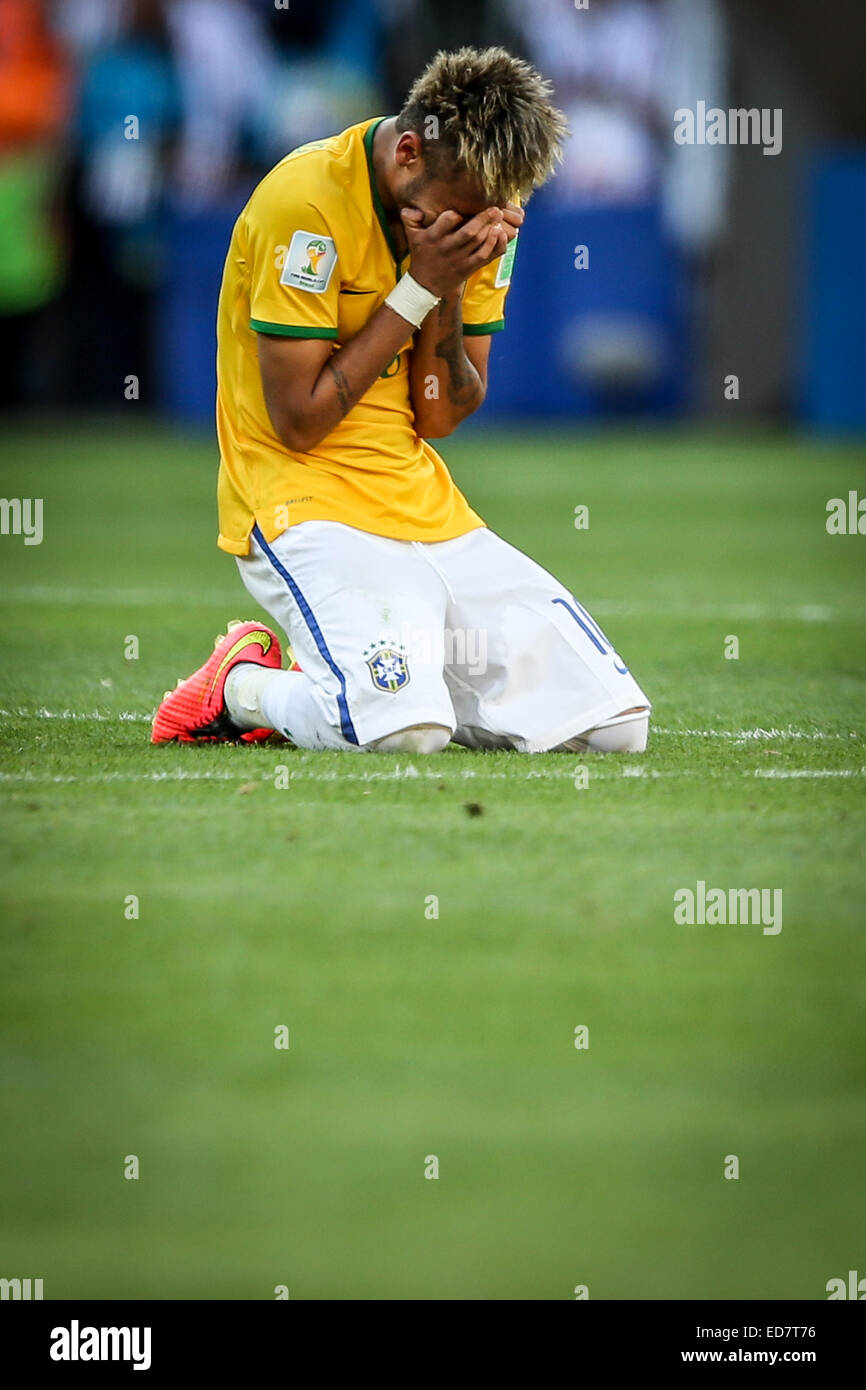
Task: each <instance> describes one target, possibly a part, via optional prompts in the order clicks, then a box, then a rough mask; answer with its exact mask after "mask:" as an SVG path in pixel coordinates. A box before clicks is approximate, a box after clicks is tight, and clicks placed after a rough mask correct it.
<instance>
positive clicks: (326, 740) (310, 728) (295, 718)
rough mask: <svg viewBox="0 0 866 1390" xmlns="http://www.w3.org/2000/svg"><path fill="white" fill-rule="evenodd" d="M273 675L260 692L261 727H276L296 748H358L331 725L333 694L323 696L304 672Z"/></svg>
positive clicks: (333, 712)
mask: <svg viewBox="0 0 866 1390" xmlns="http://www.w3.org/2000/svg"><path fill="white" fill-rule="evenodd" d="M274 677H275V679H274V680H272V681H268V683H267V685H266V686H265V687H264V688H263V690H262V692H261V704H260V708H261V713H262V727H263V728H266V729H276V730H277V731H278V732H279V733H281V734H282V735H283V737H284V738H287V739H288V740H289V742H290V743H293V744H294V745H295V747H296V748H332V749H334V750H341V751H342V750H347V751H351V752H354V753H357V752H359V751H360V750H359V748H358V745H357V744H356V743H350V742H349V740H348V739H346V738H343V736H342V734H340V733H339V732H338V730H337V729H336V728H335V727H334V722H333V721H334V719H335V718H336V717H337V701H336V697H335V696H334V695H332V694H327V695H326V694H325V693H324V692H323V691H322V690H321V688H320V687H319V686H317V685H316V684H315V682H314V681H311V680H310V677H309V676H308V675H307V674H306V672H305V671H275V672H274ZM232 718H234V716H233V715H232Z"/></svg>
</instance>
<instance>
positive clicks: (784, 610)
mask: <svg viewBox="0 0 866 1390" xmlns="http://www.w3.org/2000/svg"><path fill="white" fill-rule="evenodd" d="M242 597H243V596H242V595H240V594H238V593H237V592H235V591H232V592H229V591H228V590H226V591H225V593H223V592H222V591H211V592H209V593H208V594H207V596H206V597H205V596H202V598H201V600H200V605H201V607H207V608H212V607H213V606H214V605H215V604H223V605H225V607H226V610H227V611H229V610H231V611H234V609H235V608H236V607H237V605H238V603H239V601H240V600H241V599H242ZM2 598H4V599H5V600H6V601H7V602H9V603H31V604H48V605H52V604H57V605H59V606H63V607H73V608H74V607H78V606H79V605H85V606H87V605H91V606H99V605H104V606H108V607H114V608H125V607H143V608H147V607H155V606H160V605H163V604H165V605H169V606H170V605H172V604H176V603H177V601H178V595H177V590H176V589H157V588H142V589H112V588H105V587H102V588H99V587H92V588H91V587H88V586H87V585H78V586H76V585H73V586H72V587H62V588H61V587H59V586H58V587H54V586H53V585H40V584H19V585H12V586H10V587H9V588H8V589H6V590H5V591H4V592H3V594H2ZM190 602H192V603H193V604H194V603H195V599H194V598H193V599H192V600H191V599H190V598H189V596H187V597H186V598H185V599H184V603H185V604H186V606H187V607H189V605H190ZM587 607H588V608H589V610H590V612H591V613H593V614H595V615H597V616H598V617H600V618H642V619H647V618H664V619H676V620H687V619H689V618H698V619H711V620H716V619H718V620H720V621H728V620H731V621H740V622H750V621H751V622H768V621H775V622H780V621H781V622H785V621H788V622H797V623H829V622H835V621H842V622H863V613H862V611H861V610H858V609H840V608H834V607H831V606H830V605H829V604H826V603H799V604H784V603H778V604H773V603H732V604H729V605H724V604H719V603H704V604H701V603H697V604H695V603H685V602H684V603H676V602H673V603H671V602H669V601H664V602H661V603H657V604H647V603H632V602H630V601H628V600H624V601H619V600H616V599H601V598H600V599H589V600H587Z"/></svg>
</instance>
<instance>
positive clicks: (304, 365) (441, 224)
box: [259, 208, 508, 453]
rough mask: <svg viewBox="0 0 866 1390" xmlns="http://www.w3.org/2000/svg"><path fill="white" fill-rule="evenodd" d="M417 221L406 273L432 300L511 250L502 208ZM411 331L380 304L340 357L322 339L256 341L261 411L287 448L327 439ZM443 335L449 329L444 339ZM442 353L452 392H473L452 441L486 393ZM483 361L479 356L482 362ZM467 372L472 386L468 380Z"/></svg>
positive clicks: (452, 292) (454, 294)
mask: <svg viewBox="0 0 866 1390" xmlns="http://www.w3.org/2000/svg"><path fill="white" fill-rule="evenodd" d="M421 216H422V214H420V213H418V214H416V215H415V216H413V215H412V213H411V212H410V211H408V210H407V211H406V213H405V214H404V221H405V223H406V226H407V232H408V240H409V246H410V249H411V253H412V259H411V266H412V267H413V269H414V270H415V271H416V272H417V273H416V274H415V276H414V278H415V279H417V280H418V283H419V284H420V285H422V286H423V288H425V289H427V290H429V291H430V293H431V294H434V295H439V294H440V293H441V294H447V295H449V296H450V297H451V299H452V301H453V302H455V303H456V302H457V300H458V296H459V294H460V291H461V290H462V286H463V284H464V283H465V281H466V280H467V279H468V277H469V276H470V275H472V274H473V273H474V272H475V271H476V270H479V269H481V268H482V267H483V266H485V265H487V264H489V263H490V262H491V261H493V260H496V259H498V257H499V256H501V255H502V252H503V251H504V249H505V247H506V245H507V242H508V235H507V231H506V230H505V226H504V223H503V220H502V219H503V212H502V210H501V209H499V208H487V209H485V210H484V212H483V213H481V214H479V215H478V216H477V217H475V218H472V219H470V220H469V221H468V222H464V219H463V218H462V217H461V215H460V214H459V213H457V212H453V211H446V212H443V213H442V214H441V215H440V216H439V217H438V218H436V220H435V221H434V222H433V223H432V225H431V226H430V227H428V228H426V229H424V228H421V227H420V226H419V225H418V222H419V220H420V217H421ZM428 317H432V316H428ZM423 327H424V325H422V332H423ZM412 328H413V325H412V324H411V323H410V322H409V321H408V320H407V319H405V318H404V317H403V316H402V315H401V314H399V313H398V312H396V311H395V310H394V309H392V308H391V306H390V305H388V304H383V305H382V306H381V307H380V308H379V309H378V310H377V311H376V313H375V314H373V315H372V317H371V318H370V319H369V320H368V322H367V323H366V324H365V325H364V327H363V329H362V330H361V331H360V333H358V334H357V335H356V336H355V337H354V338H353V339H352V341H351V342H350V343H348V344H347V345H346V347H344V348H342V349H341V350H340V351H338V352H335V351H334V350H333V347H332V345H331V344H330V343H329V342H323V341H322V340H321V339H316V338H301V339H296V338H283V337H280V336H277V335H269V334H260V335H259V368H260V371H261V375H262V388H263V390H264V396H265V404H266V405H267V408H268V414H269V416H270V419H271V423H272V425H273V427H274V430H275V431H276V433H277V435H278V437H279V438H280V439H281V440H282V442H283V443H284V444H285V445H286V447H287V448H289V449H292V450H293V451H297V452H300V453H307V452H309V450H310V449H314V448H315V447H316V445H317V444H319V443H320V442H321V441H322V440H323V439H324V438H326V436H327V435H329V434H330V432H331V430H332V429H333V428H334V426H335V425H337V424H338V423H339V421H340V420H342V419H343V417H344V416H345V415H347V414H348V413H349V411H350V410H351V409H352V407H353V406H355V405H357V403H358V401H359V400H361V398H362V397H363V395H364V394H365V392H366V391H368V390H369V389H370V387H371V386H372V385H373V383H374V382H375V381H376V379H377V377H378V376H379V375H380V374H381V372H382V371H383V370H384V369H385V367H386V366H387V365H388V363H389V362H390V361H391V360H392V358H393V357H394V355H395V353H397V352H398V351H399V350H400V348H401V347H402V346H403V344H404V343H405V342H406V340H407V337H408V335H409V333H411V331H412ZM447 333H448V328H447V323H446V328H445V335H446V337H447ZM460 337H461V338H462V319H461V320H460ZM440 339H442V330H441V329H440ZM434 351H435V348H434ZM446 352H447V353H449V355H450V362H451V364H452V365H451V367H450V368H449V381H452V390H454V389H455V388H456V383H457V381H460V382H461V388H462V389H463V391H464V393H465V388H466V385H469V386H472V387H473V388H474V389H473V393H472V396H471V398H469V399H468V403H467V406H466V408H465V409H464V410H463V411H462V412H461V413H459V414H458V413H456V411H455V412H454V413H453V418H452V419H451V423H450V425H449V427H448V428H446V429H444V430H443V433H450V432H451V430H452V429H454V428H455V426H456V425H457V424H458V423H459V421H460V420H461V419H462V418H463V416H464V415H466V414H469V413H470V411H471V410H474V409H477V407H478V405H480V403H481V401H482V400H483V398H484V393H483V387H482V386H481V382H480V379H479V377H478V375H477V372H476V371H475V369H474V367H472V366H471V364H470V363H469V362H467V361H466V359H465V357H463V354H462V351H461V353H460V356H461V357H463V364H462V365H461V364H460V363H459V362H458V354H457V352H456V351H455V350H454V349H452V348H451V347H450V346H449V345H448V344H447V343H445V342H444V341H442V348H441V353H440V356H441V360H440V362H439V369H440V370H441V369H442V364H443V361H444V362H445V363H446V365H448V361H449V359H446V358H445V357H444V353H446ZM480 356H481V354H480V353H479V354H478V357H479V360H480ZM431 370H434V369H433V368H431ZM452 370H453V380H452ZM469 371H471V372H472V374H473V375H472V378H469V377H468V372H469ZM461 373H462V376H461ZM473 378H474V380H473ZM464 379H465V380H464Z"/></svg>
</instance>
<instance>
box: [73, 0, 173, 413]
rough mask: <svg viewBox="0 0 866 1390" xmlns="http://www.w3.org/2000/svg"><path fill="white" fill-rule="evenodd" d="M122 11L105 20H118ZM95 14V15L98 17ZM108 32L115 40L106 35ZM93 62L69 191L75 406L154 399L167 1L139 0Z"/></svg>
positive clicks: (83, 74)
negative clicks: (130, 390) (128, 392)
mask: <svg viewBox="0 0 866 1390" xmlns="http://www.w3.org/2000/svg"><path fill="white" fill-rule="evenodd" d="M115 9H116V7H115V6H111V7H105V9H104V11H103V13H104V15H108V16H109V17H111V18H114V12H115ZM94 13H95V11H94ZM104 32H105V31H104ZM107 32H108V33H109V34H110V35H111V37H109V39H108V41H107V42H102V43H97V44H96V46H94V47H93V48H92V49H90V51H89V52H85V53H84V55H83V60H82V65H81V71H80V74H79V91H78V100H77V111H76V116H75V121H74V123H73V129H72V136H73V140H74V145H73V149H72V152H71V162H70V168H69V184H68V195H67V201H68V209H69V229H70V253H71V260H70V279H69V286H68V291H67V296H66V307H67V321H66V329H67V333H68V335H69V343H68V347H69V349H70V351H69V372H70V374H69V379H68V384H67V390H68V394H69V398H70V403H71V404H80V405H97V404H98V405H114V406H119V405H121V404H122V402H123V390H124V381H125V380H126V379H127V377H131V376H134V377H135V378H136V386H135V389H136V390H137V391H139V393H140V396H141V398H142V399H147V397H148V394H149V387H150V383H151V381H152V378H153V374H152V371H151V369H150V368H151V336H152V323H151V318H152V307H153V298H154V293H155V290H156V288H157V286H158V284H159V280H160V275H161V270H162V265H161V258H160V255H161V241H160V232H161V226H160V223H161V218H162V216H163V211H164V195H165V189H166V180H167V170H168V163H169V159H170V156H171V151H172V146H173V142H174V141H176V139H177V137H178V132H179V128H180V98H179V92H178V82H177V74H176V68H175V63H174V59H173V56H172V52H171V44H170V35H169V29H168V23H167V5H166V3H165V0H130V3H129V4H128V6H126V7H125V9H124V10H123V11H122V12H121V13H120V15H119V16H118V17H117V22H116V23H114V24H113V25H112V26H111V27H110V28H109V29H107Z"/></svg>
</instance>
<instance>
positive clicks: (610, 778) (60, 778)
mask: <svg viewBox="0 0 866 1390" xmlns="http://www.w3.org/2000/svg"><path fill="white" fill-rule="evenodd" d="M572 756H573V755H572ZM580 766H582V767H585V766H586V764H580ZM603 766H605V765H604V764H599V765H598V768H599V770H598V771H596V770H595V767H592V768H591V769H587V771H588V780H589V783H590V784H592V783H593V782H617V781H622V780H623V779H629V780H634V779H635V778H637V779H640V780H646V781H657V780H659V779H661V778H670V777H674V778H688V777H699V776H700V775H701V771H700V768H683V769H680V770H671V771H666V772H659V771H657V770H656V769H654V768H644V767H631V766H630V767H624V768H613V769H609V770H608V771H603V770H602V767H603ZM739 775H740V776H741V777H762V778H770V779H773V780H785V779H788V778H801V779H803V778H804V779H818V778H826V777H846V778H847V777H866V767H854V768H798V769H796V770H791V771H785V770H783V769H779V770H778V771H776V770H772V769H768V770H767V771H745V772H741V773H740V774H739ZM574 776H575V766H571V765H569V766H568V767H563V768H544V769H540V770H537V771H535V770H530V771H528V772H524V773H522V774H521V773H519V772H517V770H516V769H515V771H514V772H494V771H492V770H491V771H490V772H485V771H484V770H483V769H481V770H480V771H479V770H477V769H475V768H463V769H461V770H460V771H450V770H447V771H442V772H434V771H432V770H431V769H429V768H425V769H424V770H423V771H419V770H418V768H417V767H415V766H414V765H412V764H410V765H409V766H408V767H402V768H401V767H396V768H391V769H390V770H388V771H382V772H376V771H370V772H348V771H346V772H338V771H335V770H333V769H328V770H327V771H321V772H316V771H315V770H311V769H308V768H294V769H290V770H289V771H288V776H287V777H286V774H285V773H284V774H283V777H286V780H287V781H289V782H337V783H340V784H342V783H345V782H405V781H429V782H443V781H444V780H445V779H446V778H451V779H453V778H455V777H456V778H457V779H458V780H459V781H461V782H470V781H476V780H477V782H478V783H479V784H484V783H486V782H511V783H515V782H520V781H525V782H530V781H543V782H557V781H570V782H572V781H574ZM128 782H240V783H244V784H246V785H250V784H252V785H253V786H259V785H261V786H268V785H273V784H274V783H275V774H274V773H270V772H260V773H258V775H254V774H250V773H245V772H229V771H220V770H218V769H210V770H208V771H205V772H194V771H190V770H188V769H186V768H173V769H170V770H168V771H155V772H103V773H92V774H90V775H88V776H85V777H77V776H75V775H64V774H60V773H58V774H52V775H40V774H38V773H33V772H20V773H19V772H0V784H6V785H10V784H12V785H21V786H58V785H77V786H88V785H89V786H108V785H110V784H112V783H128ZM280 790H283V788H280Z"/></svg>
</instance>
